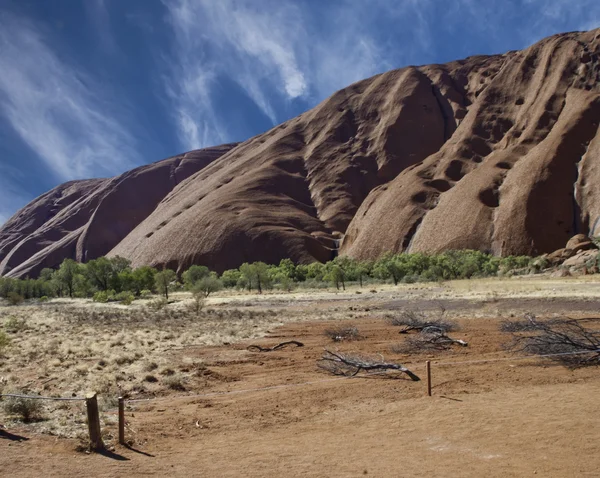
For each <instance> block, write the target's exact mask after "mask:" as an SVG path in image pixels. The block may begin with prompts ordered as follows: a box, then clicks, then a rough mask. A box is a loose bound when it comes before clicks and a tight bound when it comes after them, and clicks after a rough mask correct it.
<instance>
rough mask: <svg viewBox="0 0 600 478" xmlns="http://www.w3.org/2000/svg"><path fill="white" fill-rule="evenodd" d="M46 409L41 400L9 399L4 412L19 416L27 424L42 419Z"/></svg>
mask: <svg viewBox="0 0 600 478" xmlns="http://www.w3.org/2000/svg"><path fill="white" fill-rule="evenodd" d="M43 410H44V407H43V405H42V402H41V401H40V400H32V399H29V398H16V397H8V398H7V399H6V402H5V403H4V411H5V412H6V413H7V414H8V415H14V416H18V417H19V418H20V419H21V420H23V421H24V422H25V423H27V422H30V421H31V420H34V419H39V418H41V414H42V411H43Z"/></svg>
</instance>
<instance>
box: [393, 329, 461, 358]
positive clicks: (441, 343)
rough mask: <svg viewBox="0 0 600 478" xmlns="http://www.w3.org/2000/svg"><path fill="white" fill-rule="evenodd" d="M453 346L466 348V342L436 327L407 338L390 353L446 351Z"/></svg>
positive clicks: (394, 346)
mask: <svg viewBox="0 0 600 478" xmlns="http://www.w3.org/2000/svg"><path fill="white" fill-rule="evenodd" d="M453 345H459V346H461V347H467V346H468V345H469V343H468V342H465V341H464V340H460V339H454V338H452V337H449V336H448V335H446V333H444V332H443V331H442V330H440V329H439V328H438V327H426V328H424V329H423V330H422V331H421V333H420V334H417V335H414V336H411V337H408V338H407V339H406V340H405V341H404V342H403V343H401V344H397V345H393V346H392V347H391V350H392V352H395V353H402V354H406V353H418V352H430V351H437V350H448V349H450V348H452V346H453Z"/></svg>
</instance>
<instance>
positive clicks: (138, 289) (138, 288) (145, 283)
mask: <svg viewBox="0 0 600 478" xmlns="http://www.w3.org/2000/svg"><path fill="white" fill-rule="evenodd" d="M157 272H158V271H157V270H156V269H155V268H154V267H150V266H142V267H138V268H137V269H134V270H133V271H132V273H131V276H132V279H133V283H132V289H130V290H131V292H133V293H134V294H135V295H140V294H141V293H142V291H143V290H152V289H154V284H155V282H156V281H155V279H154V276H155V275H156V273H157Z"/></svg>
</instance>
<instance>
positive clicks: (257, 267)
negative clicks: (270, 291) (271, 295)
mask: <svg viewBox="0 0 600 478" xmlns="http://www.w3.org/2000/svg"><path fill="white" fill-rule="evenodd" d="M240 272H241V273H242V276H243V277H244V278H245V279H246V280H247V281H248V289H252V288H253V287H255V288H256V290H257V291H258V293H259V294H262V291H263V288H265V287H268V286H269V284H270V277H269V266H268V265H267V264H265V263H264V262H254V263H252V264H248V263H247V262H246V263H244V264H242V265H241V266H240Z"/></svg>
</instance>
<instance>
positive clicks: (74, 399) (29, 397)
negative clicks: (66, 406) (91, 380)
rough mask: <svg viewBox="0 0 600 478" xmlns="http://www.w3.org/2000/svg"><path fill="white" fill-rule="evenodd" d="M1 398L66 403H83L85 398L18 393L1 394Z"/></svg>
mask: <svg viewBox="0 0 600 478" xmlns="http://www.w3.org/2000/svg"><path fill="white" fill-rule="evenodd" d="M0 397H12V398H26V399H27V400H57V401H58V400H61V401H65V402H82V401H84V400H85V398H84V397H41V396H39V395H20V394H18V393H0Z"/></svg>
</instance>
